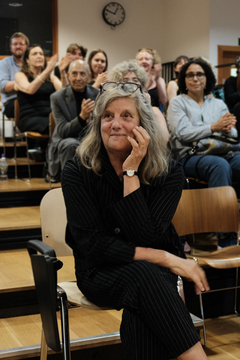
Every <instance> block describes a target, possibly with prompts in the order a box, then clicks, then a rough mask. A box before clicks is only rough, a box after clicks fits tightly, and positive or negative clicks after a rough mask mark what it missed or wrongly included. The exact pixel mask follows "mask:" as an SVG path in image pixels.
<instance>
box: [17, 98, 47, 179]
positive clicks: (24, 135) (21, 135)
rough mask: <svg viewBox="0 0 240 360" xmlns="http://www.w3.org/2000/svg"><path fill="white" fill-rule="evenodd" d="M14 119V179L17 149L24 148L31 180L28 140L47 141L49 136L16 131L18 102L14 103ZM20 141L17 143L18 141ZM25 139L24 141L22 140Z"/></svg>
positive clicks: (18, 117)
mask: <svg viewBox="0 0 240 360" xmlns="http://www.w3.org/2000/svg"><path fill="white" fill-rule="evenodd" d="M14 117H15V126H14V162H15V178H17V147H18V146H26V150H27V165H28V177H29V180H30V179H31V170H30V158H29V153H28V138H31V139H48V138H49V135H42V134H40V133H38V132H34V131H25V132H23V133H21V132H20V131H19V129H18V126H19V119H20V109H19V104H18V100H15V101H14ZM19 139H20V140H21V142H19V141H18V140H19ZM23 139H25V141H24V140H23Z"/></svg>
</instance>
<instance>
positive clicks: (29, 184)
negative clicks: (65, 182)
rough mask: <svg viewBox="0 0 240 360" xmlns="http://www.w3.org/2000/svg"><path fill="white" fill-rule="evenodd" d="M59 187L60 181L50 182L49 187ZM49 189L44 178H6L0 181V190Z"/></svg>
mask: <svg viewBox="0 0 240 360" xmlns="http://www.w3.org/2000/svg"><path fill="white" fill-rule="evenodd" d="M58 187H61V183H60V182H58V183H56V184H51V188H58ZM40 190H50V183H46V181H45V179H44V178H32V179H31V180H29V179H8V180H7V181H0V193H1V192H19V191H40Z"/></svg>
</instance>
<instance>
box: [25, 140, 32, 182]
mask: <svg viewBox="0 0 240 360" xmlns="http://www.w3.org/2000/svg"><path fill="white" fill-rule="evenodd" d="M26 150H27V162H28V178H29V180H31V169H30V159H29V153H28V139H27V136H26Z"/></svg>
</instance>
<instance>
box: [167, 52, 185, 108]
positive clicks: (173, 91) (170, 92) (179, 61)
mask: <svg viewBox="0 0 240 360" xmlns="http://www.w3.org/2000/svg"><path fill="white" fill-rule="evenodd" d="M188 61H189V58H188V57H187V56H185V55H180V56H178V57H177V58H176V60H175V61H174V64H173V70H174V72H175V75H176V78H175V79H174V80H171V81H170V82H169V83H168V85H167V97H168V101H170V100H171V99H172V98H173V97H175V96H177V95H179V88H178V76H179V73H180V71H181V68H182V67H183V65H184V64H186V63H187V62H188Z"/></svg>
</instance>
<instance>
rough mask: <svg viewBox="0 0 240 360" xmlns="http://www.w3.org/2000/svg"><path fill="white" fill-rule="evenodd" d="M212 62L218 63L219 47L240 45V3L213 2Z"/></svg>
mask: <svg viewBox="0 0 240 360" xmlns="http://www.w3.org/2000/svg"><path fill="white" fill-rule="evenodd" d="M210 19H211V20H210V60H211V62H212V64H214V65H216V64H217V63H218V49H217V47H218V45H231V46H237V45H238V38H240V1H239V0H211V2H210Z"/></svg>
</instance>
